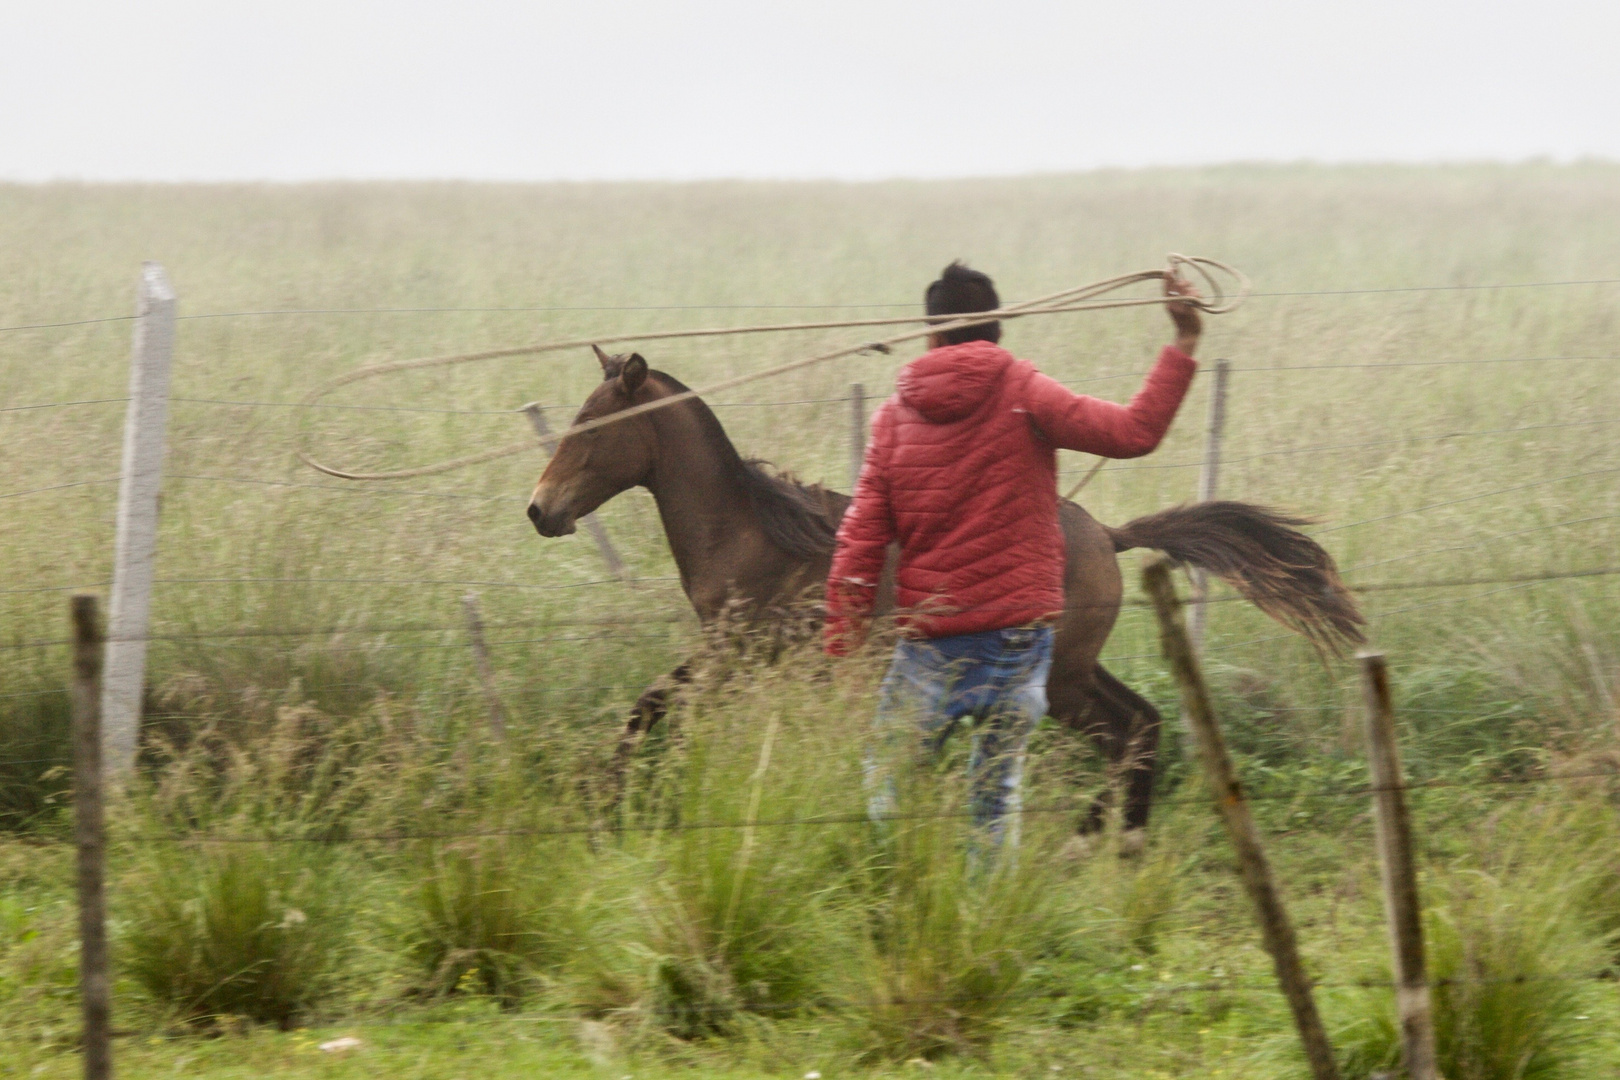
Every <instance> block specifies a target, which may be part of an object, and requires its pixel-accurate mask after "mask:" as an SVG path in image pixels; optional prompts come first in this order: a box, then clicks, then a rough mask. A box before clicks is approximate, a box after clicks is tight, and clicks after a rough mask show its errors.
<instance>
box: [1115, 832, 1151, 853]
mask: <svg viewBox="0 0 1620 1080" xmlns="http://www.w3.org/2000/svg"><path fill="white" fill-rule="evenodd" d="M1146 850H1147V830H1146V829H1126V830H1125V831H1124V832H1122V833H1120V834H1119V857H1120V858H1122V859H1137V858H1141V856H1142V853H1143V852H1144V851H1146Z"/></svg>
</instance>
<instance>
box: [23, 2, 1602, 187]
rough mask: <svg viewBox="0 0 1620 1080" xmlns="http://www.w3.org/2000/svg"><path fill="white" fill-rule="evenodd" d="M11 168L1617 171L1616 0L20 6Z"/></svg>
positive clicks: (788, 172) (703, 172) (38, 174)
mask: <svg viewBox="0 0 1620 1080" xmlns="http://www.w3.org/2000/svg"><path fill="white" fill-rule="evenodd" d="M0 101H3V102H4V105H3V106H0V178H4V179H13V180H43V179H51V178H80V179H94V180H115V179H152V180H224V179H275V180H302V179H311V178H356V179H361V178H440V177H444V178H469V179H503V180H545V179H557V178H690V177H843V178H856V179H858V178H868V177H887V176H927V177H934V176H971V175H989V174H1007V173H1026V172H1035V171H1054V170H1076V169H1087V168H1094V167H1098V166H1138V165H1155V164H1181V163H1197V162H1224V161H1237V160H1284V161H1292V160H1298V159H1315V160H1320V161H1346V160H1351V161H1368V160H1376V161H1391V160H1395V161H1436V160H1476V159H1496V160H1520V159H1524V158H1528V157H1535V156H1550V157H1553V158H1555V159H1560V160H1563V159H1571V158H1578V157H1585V156H1596V157H1604V158H1610V159H1620V3H1616V2H1615V0H1568V2H1557V0H1553V2H1542V3H1508V2H1501V0H1476V2H1474V3H1466V4H1465V3H1453V2H1439V0H1359V2H1355V3H1340V2H1336V0H1335V2H1318V0H1221V2H1216V0H1203V2H1197V3H1193V2H1183V0H1154V2H1144V0H1134V2H1133V0H1111V2H1107V3H1100V2H1092V0H1072V2H1068V3H1061V2H1040V3H1037V2H1017V0H1011V2H1009V0H1000V2H991V0H979V2H977V3H969V2H961V0H931V2H910V0H906V2H885V0H795V2H793V3H773V2H771V0H750V2H721V0H689V2H685V3H659V2H653V0H594V2H592V0H576V2H571V3H546V2H540V3H535V2H530V3H519V2H516V0H439V2H435V3H423V2H418V0H389V2H386V3H383V2H370V0H258V2H254V3H241V2H233V0H206V2H198V0H116V2H114V0H104V2H101V3H87V2H84V0H0Z"/></svg>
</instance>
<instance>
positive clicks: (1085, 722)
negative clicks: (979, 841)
mask: <svg viewBox="0 0 1620 1080" xmlns="http://www.w3.org/2000/svg"><path fill="white" fill-rule="evenodd" d="M1051 689H1053V690H1057V692H1055V693H1050V695H1049V696H1050V698H1051V700H1052V706H1053V708H1052V715H1053V716H1054V718H1056V719H1057V720H1058V721H1059V722H1060V723H1062V724H1063V726H1064V727H1066V728H1068V729H1069V730H1071V731H1077V732H1082V733H1084V734H1086V735H1088V736H1090V738H1091V739H1092V741H1093V742H1094V743H1095V744H1096V746H1097V749H1098V750H1099V751H1100V752H1101V753H1102V755H1103V757H1104V758H1105V759H1106V760H1107V761H1108V764H1109V767H1110V769H1112V770H1113V771H1114V772H1115V773H1116V775H1118V776H1120V777H1121V778H1122V779H1123V781H1124V788H1125V820H1124V826H1125V832H1126V835H1127V839H1126V840H1125V841H1124V846H1125V848H1126V850H1127V853H1129V850H1130V849H1132V848H1135V847H1139V846H1140V844H1141V836H1142V834H1141V831H1140V830H1142V829H1144V828H1145V827H1146V826H1147V822H1148V815H1149V814H1150V813H1151V812H1152V809H1153V776H1154V768H1155V766H1156V765H1157V763H1158V751H1159V728H1160V726H1161V724H1162V722H1163V721H1162V718H1161V717H1160V716H1159V711H1158V710H1157V709H1155V708H1154V707H1153V704H1152V702H1150V701H1148V700H1147V699H1146V698H1144V697H1142V696H1141V695H1140V694H1138V693H1136V691H1134V690H1132V689H1131V688H1130V687H1128V686H1126V685H1125V684H1124V683H1122V682H1120V681H1119V680H1118V679H1117V678H1115V677H1114V676H1113V675H1112V674H1111V673H1110V672H1109V671H1108V670H1107V669H1105V668H1104V667H1103V666H1102V665H1101V664H1094V665H1093V666H1092V669H1091V677H1090V678H1089V679H1086V680H1084V681H1083V682H1080V681H1078V680H1077V681H1075V682H1073V683H1071V685H1069V686H1068V687H1065V688H1062V689H1057V688H1051ZM1112 799H1113V790H1112V787H1110V789H1109V790H1107V791H1105V792H1103V794H1101V795H1099V796H1098V797H1097V798H1096V799H1094V800H1092V803H1091V806H1090V807H1089V808H1088V809H1087V810H1086V813H1085V816H1084V817H1082V818H1081V819H1080V822H1079V825H1078V826H1077V831H1078V832H1079V833H1081V834H1082V835H1086V834H1089V833H1095V832H1098V831H1100V830H1101V829H1102V827H1103V823H1104V822H1105V821H1106V820H1107V816H1108V807H1109V806H1110V804H1111V803H1112Z"/></svg>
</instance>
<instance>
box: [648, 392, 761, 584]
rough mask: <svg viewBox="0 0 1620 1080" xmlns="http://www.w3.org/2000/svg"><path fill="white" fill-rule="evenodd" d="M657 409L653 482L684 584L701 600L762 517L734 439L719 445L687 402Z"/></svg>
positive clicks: (650, 485)
mask: <svg viewBox="0 0 1620 1080" xmlns="http://www.w3.org/2000/svg"><path fill="white" fill-rule="evenodd" d="M653 415H654V416H655V417H656V418H657V419H656V421H655V422H656V423H657V425H658V434H659V438H658V442H659V448H658V463H657V465H656V467H655V468H654V469H653V476H652V481H651V482H650V483H649V484H648V485H647V487H648V489H649V490H650V491H651V492H652V496H653V501H654V502H655V503H656V504H657V505H658V516H659V517H660V518H661V519H662V520H663V523H664V535H665V536H666V537H667V538H668V539H669V547H670V551H671V553H672V554H673V555H674V556H675V565H676V567H677V568H679V570H680V573H681V584H682V585H683V586H684V587H685V589H686V591H687V593H688V595H690V596H692V597H693V599H694V602H696V591H703V590H704V586H705V583H706V582H707V579H708V578H710V577H713V576H714V575H715V573H716V572H717V571H720V572H723V571H724V569H725V567H726V566H727V565H728V564H730V563H731V561H732V560H730V559H728V558H727V556H728V554H730V553H732V552H734V551H736V550H737V549H738V548H739V547H740V546H741V545H743V544H746V543H747V542H748V540H749V538H750V537H751V536H753V535H754V534H756V533H757V532H758V531H759V527H760V526H759V521H758V518H757V517H756V515H755V513H754V508H753V504H752V503H751V502H750V501H749V499H748V493H747V492H746V491H744V490H743V489H742V487H741V486H740V485H739V484H738V483H737V479H736V476H735V475H734V473H733V471H732V465H731V461H730V457H731V454H732V453H734V452H735V451H732V449H731V447H730V446H729V445H725V446H716V445H715V444H714V442H713V440H712V439H711V438H709V437H707V435H706V433H705V432H704V430H703V425H702V424H701V423H700V422H699V420H698V418H697V416H696V415H694V414H693V412H692V411H690V410H688V409H686V408H682V407H676V408H673V409H661V410H659V411H658V412H656V413H654V414H653ZM722 438H724V436H723V435H722ZM695 590H696V591H695Z"/></svg>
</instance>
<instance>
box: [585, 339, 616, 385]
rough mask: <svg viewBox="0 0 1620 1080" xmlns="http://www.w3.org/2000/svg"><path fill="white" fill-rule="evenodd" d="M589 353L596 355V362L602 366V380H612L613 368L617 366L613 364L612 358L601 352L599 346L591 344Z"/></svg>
mask: <svg viewBox="0 0 1620 1080" xmlns="http://www.w3.org/2000/svg"><path fill="white" fill-rule="evenodd" d="M591 351H592V352H594V353H596V362H597V363H598V364H601V365H602V378H604V379H611V378H613V376H614V368H615V367H617V366H618V365H617V364H616V363H615V362H614V360H613V357H611V356H609V355H608V354H607V353H605V352H603V351H602V347H601V346H600V345H594V344H593V345H592V346H591Z"/></svg>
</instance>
